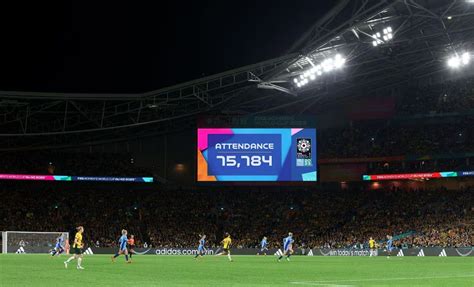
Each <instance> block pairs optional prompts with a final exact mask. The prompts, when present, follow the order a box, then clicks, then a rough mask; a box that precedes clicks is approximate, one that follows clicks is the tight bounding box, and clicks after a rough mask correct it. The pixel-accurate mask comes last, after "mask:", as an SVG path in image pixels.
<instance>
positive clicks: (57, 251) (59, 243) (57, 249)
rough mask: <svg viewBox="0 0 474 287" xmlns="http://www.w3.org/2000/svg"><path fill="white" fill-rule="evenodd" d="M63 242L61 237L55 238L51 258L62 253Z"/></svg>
mask: <svg viewBox="0 0 474 287" xmlns="http://www.w3.org/2000/svg"><path fill="white" fill-rule="evenodd" d="M63 242H64V238H63V235H61V236H59V237H58V238H56V245H55V246H54V249H53V252H51V257H53V256H54V255H56V254H58V256H59V255H60V254H61V253H63V252H64V247H63Z"/></svg>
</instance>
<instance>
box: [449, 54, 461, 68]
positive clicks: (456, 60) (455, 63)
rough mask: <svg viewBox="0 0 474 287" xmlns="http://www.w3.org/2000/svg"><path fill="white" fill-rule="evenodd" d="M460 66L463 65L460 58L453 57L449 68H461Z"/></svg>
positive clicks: (450, 59)
mask: <svg viewBox="0 0 474 287" xmlns="http://www.w3.org/2000/svg"><path fill="white" fill-rule="evenodd" d="M460 65H461V60H460V59H459V57H458V56H453V57H451V58H449V60H448V66H450V67H451V68H459V66H460Z"/></svg>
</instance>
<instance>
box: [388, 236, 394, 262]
mask: <svg viewBox="0 0 474 287" xmlns="http://www.w3.org/2000/svg"><path fill="white" fill-rule="evenodd" d="M392 250H393V237H392V236H391V235H387V253H388V255H387V258H390V256H391V255H392Z"/></svg>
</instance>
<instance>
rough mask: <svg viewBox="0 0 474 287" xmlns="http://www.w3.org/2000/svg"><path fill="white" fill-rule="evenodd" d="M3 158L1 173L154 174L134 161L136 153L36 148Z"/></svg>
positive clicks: (0, 167)
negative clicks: (131, 154)
mask: <svg viewBox="0 0 474 287" xmlns="http://www.w3.org/2000/svg"><path fill="white" fill-rule="evenodd" d="M0 157H1V163H2V164H1V165H0V173H17V174H57V175H81V176H84V175H89V176H92V175H96V176H97V175H98V176H152V173H151V172H150V170H149V169H147V168H143V167H140V166H137V165H136V164H135V162H134V159H133V156H130V155H127V154H121V153H106V152H102V153H97V152H93V153H89V152H52V151H35V152H14V153H5V154H0Z"/></svg>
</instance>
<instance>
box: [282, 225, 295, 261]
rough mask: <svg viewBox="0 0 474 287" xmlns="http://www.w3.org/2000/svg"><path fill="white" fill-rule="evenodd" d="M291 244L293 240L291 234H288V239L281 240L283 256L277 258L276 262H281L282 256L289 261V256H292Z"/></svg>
mask: <svg viewBox="0 0 474 287" xmlns="http://www.w3.org/2000/svg"><path fill="white" fill-rule="evenodd" d="M293 242H295V240H294V239H293V233H291V232H289V233H288V237H285V238H283V250H284V251H283V254H281V255H280V257H278V262H280V261H281V259H282V258H283V256H284V255H286V260H287V261H290V256H291V254H293Z"/></svg>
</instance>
